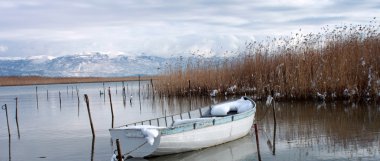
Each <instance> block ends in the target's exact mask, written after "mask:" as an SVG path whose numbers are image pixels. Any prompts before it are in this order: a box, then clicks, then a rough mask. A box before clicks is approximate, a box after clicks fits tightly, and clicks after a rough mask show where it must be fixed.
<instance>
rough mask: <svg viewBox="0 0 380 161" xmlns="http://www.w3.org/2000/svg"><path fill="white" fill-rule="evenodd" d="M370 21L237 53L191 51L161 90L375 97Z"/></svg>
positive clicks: (375, 36) (375, 52)
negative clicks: (205, 54)
mask: <svg viewBox="0 0 380 161" xmlns="http://www.w3.org/2000/svg"><path fill="white" fill-rule="evenodd" d="M379 27H380V25H378V24H377V23H376V22H375V21H371V23H369V24H368V25H348V26H347V25H346V26H335V27H333V28H331V27H328V26H327V27H324V28H322V30H323V32H320V33H316V34H315V33H309V34H301V33H296V34H293V35H292V36H289V37H280V38H267V39H266V40H263V41H260V42H252V43H247V44H246V48H245V49H244V50H243V51H241V52H236V56H233V57H223V58H220V57H212V58H205V57H203V56H202V55H200V56H192V57H189V58H187V60H183V58H180V59H178V61H177V62H176V63H173V64H170V65H168V66H167V67H166V68H165V69H164V72H163V73H162V74H161V75H160V76H159V79H158V80H157V84H156V86H155V87H156V90H157V92H158V94H160V95H163V96H189V95H192V94H196V95H209V94H210V93H211V92H213V91H214V92H217V93H218V94H219V95H233V94H240V95H243V94H247V95H252V96H253V97H254V98H256V99H260V98H266V97H267V96H268V95H269V94H270V93H274V95H275V97H277V99H294V100H307V99H317V98H320V99H323V100H324V99H359V100H360V99H367V100H368V99H371V98H378V97H379V96H380V73H379V72H380V33H379V30H378V29H379Z"/></svg>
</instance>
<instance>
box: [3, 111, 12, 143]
mask: <svg viewBox="0 0 380 161" xmlns="http://www.w3.org/2000/svg"><path fill="white" fill-rule="evenodd" d="M1 108H2V109H3V110H5V116H6V118H7V127H8V138H9V140H10V139H11V129H10V127H9V120H8V108H7V104H4V105H3V106H2V107H1Z"/></svg>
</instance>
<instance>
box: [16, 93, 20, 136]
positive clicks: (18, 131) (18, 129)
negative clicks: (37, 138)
mask: <svg viewBox="0 0 380 161" xmlns="http://www.w3.org/2000/svg"><path fill="white" fill-rule="evenodd" d="M16 126H17V136H18V139H19V140H20V128H19V126H18V98H17V97H16Z"/></svg>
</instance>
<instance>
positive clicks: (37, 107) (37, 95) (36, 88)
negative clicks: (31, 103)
mask: <svg viewBox="0 0 380 161" xmlns="http://www.w3.org/2000/svg"><path fill="white" fill-rule="evenodd" d="M36 100H37V109H38V93H37V86H36Z"/></svg>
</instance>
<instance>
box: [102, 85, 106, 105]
mask: <svg viewBox="0 0 380 161" xmlns="http://www.w3.org/2000/svg"><path fill="white" fill-rule="evenodd" d="M103 98H104V102H106V87H104V82H103Z"/></svg>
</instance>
